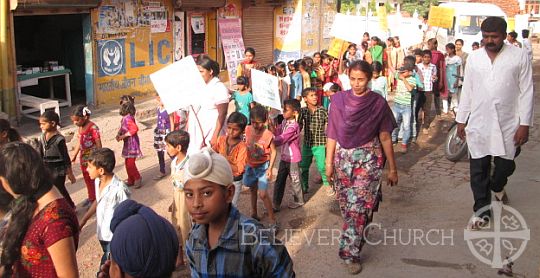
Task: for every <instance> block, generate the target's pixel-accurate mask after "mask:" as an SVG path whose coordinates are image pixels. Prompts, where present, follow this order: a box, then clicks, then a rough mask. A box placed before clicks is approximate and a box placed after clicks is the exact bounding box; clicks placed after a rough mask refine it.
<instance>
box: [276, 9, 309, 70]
mask: <svg viewBox="0 0 540 278" xmlns="http://www.w3.org/2000/svg"><path fill="white" fill-rule="evenodd" d="M274 24H275V26H274V30H275V34H274V61H289V60H296V59H300V58H301V57H302V55H301V48H302V47H301V45H302V43H301V40H302V32H301V28H302V1H298V0H287V1H286V3H285V4H284V5H283V6H282V7H280V8H277V9H276V10H275V14H274Z"/></svg>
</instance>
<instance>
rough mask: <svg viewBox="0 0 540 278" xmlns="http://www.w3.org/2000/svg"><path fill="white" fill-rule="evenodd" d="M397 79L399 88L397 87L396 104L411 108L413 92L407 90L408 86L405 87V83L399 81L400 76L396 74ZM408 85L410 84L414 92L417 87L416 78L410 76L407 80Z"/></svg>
mask: <svg viewBox="0 0 540 278" xmlns="http://www.w3.org/2000/svg"><path fill="white" fill-rule="evenodd" d="M396 79H397V87H396V96H395V97H394V102H395V103H397V104H401V105H406V106H411V93H412V90H411V91H409V90H408V89H407V86H405V82H404V81H403V80H401V79H399V76H398V75H397V74H396ZM405 81H407V83H409V84H410V85H411V86H412V87H413V90H414V88H415V87H416V78H415V77H414V76H412V75H411V76H409V77H407V78H406V79H405Z"/></svg>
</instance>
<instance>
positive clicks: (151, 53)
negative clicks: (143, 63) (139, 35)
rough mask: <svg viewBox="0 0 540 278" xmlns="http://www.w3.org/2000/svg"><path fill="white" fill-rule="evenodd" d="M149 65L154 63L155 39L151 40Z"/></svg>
mask: <svg viewBox="0 0 540 278" xmlns="http://www.w3.org/2000/svg"><path fill="white" fill-rule="evenodd" d="M148 65H149V66H153V65H154V41H150V45H149V46H148Z"/></svg>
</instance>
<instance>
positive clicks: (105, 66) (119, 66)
mask: <svg viewBox="0 0 540 278" xmlns="http://www.w3.org/2000/svg"><path fill="white" fill-rule="evenodd" d="M124 43H125V40H124V39H118V40H100V41H98V47H97V48H98V62H99V67H98V75H99V76H100V77H101V76H114V75H117V74H125V73H126V65H125V52H124Z"/></svg>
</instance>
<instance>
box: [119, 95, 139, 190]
mask: <svg viewBox="0 0 540 278" xmlns="http://www.w3.org/2000/svg"><path fill="white" fill-rule="evenodd" d="M135 112H136V110H135V105H134V104H133V103H132V102H124V103H123V104H122V105H121V106H120V115H122V121H121V123H120V130H118V135H116V141H118V142H120V141H124V147H123V148H122V157H123V158H125V163H124V164H125V166H126V172H127V175H128V179H127V180H126V181H124V182H125V183H126V184H127V185H128V186H133V187H134V188H140V187H142V177H141V174H140V173H139V170H138V169H137V165H136V164H135V160H136V159H137V158H138V157H141V156H142V152H141V144H140V142H139V135H138V134H137V132H138V131H139V127H138V126H137V123H136V122H135Z"/></svg>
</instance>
